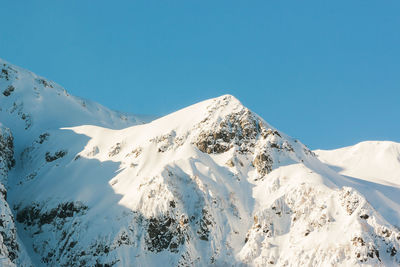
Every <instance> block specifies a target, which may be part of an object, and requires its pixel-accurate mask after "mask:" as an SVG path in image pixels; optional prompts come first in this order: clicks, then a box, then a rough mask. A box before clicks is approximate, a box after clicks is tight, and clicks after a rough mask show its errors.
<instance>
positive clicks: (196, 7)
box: [0, 0, 400, 149]
mask: <svg viewBox="0 0 400 267" xmlns="http://www.w3.org/2000/svg"><path fill="white" fill-rule="evenodd" d="M1 8H2V12H1V14H2V15H1V21H2V23H1V27H0V57H1V58H3V59H5V60H7V61H9V62H11V63H13V64H16V65H19V66H22V67H24V68H27V69H30V70H31V71H33V72H36V73H37V74H39V75H42V76H45V77H47V78H49V79H51V80H54V81H56V82H57V83H59V84H61V85H63V86H64V87H65V88H66V89H67V90H68V91H69V92H70V93H72V94H74V95H77V96H81V97H84V98H88V99H92V100H94V101H97V102H100V103H101V104H103V105H105V106H108V107H110V108H113V109H117V110H121V111H126V112H130V113H139V114H155V115H165V114H167V113H169V112H172V111H175V110H177V109H179V108H182V107H185V106H187V105H190V104H193V103H195V102H198V101H200V100H203V99H207V98H212V97H216V96H219V95H222V94H227V93H229V94H232V95H234V96H236V97H237V98H238V99H240V100H241V101H242V103H243V104H245V105H246V106H247V107H249V108H250V109H252V110H253V111H255V112H257V113H258V114H259V115H261V116H262V117H263V118H264V119H265V120H267V121H268V122H269V123H271V124H272V125H274V126H275V127H277V128H278V129H280V130H282V131H284V132H286V133H287V134H289V135H291V136H293V137H296V138H299V139H300V140H301V141H302V142H303V143H305V144H307V145H309V146H310V147H311V148H313V149H315V148H335V147H340V146H346V145H352V144H354V143H356V142H360V141H363V140H393V141H397V142H400V123H399V121H400V16H399V14H400V1H398V0H392V1H390V0H389V1H376V0H375V1H372V0H361V1H358V0H354V1H348V0H343V1H342V0H336V1H322V0H315V1H298V0H297V1H269V0H263V1H222V0H218V1H195V0H193V1H174V0H168V1H161V0H160V1H148V0H147V1H82V0H81V1H54V0H49V1H2V2H1Z"/></svg>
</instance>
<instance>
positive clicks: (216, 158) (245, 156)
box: [0, 61, 400, 266]
mask: <svg viewBox="0 0 400 267" xmlns="http://www.w3.org/2000/svg"><path fill="white" fill-rule="evenodd" d="M0 63H1V68H2V70H1V74H0V93H1V95H0V122H1V123H2V124H3V126H2V128H1V132H0V133H1V134H0V176H1V183H2V184H1V185H0V189H1V190H0V191H1V193H2V195H1V196H0V212H1V218H2V220H1V221H0V233H1V236H2V237H3V239H2V240H0V241H1V242H0V257H1V258H0V260H3V259H4V262H6V263H5V264H8V265H10V266H12V265H13V264H15V265H17V266H161V265H162V266H209V265H211V266H212V265H214V266H269V265H276V266H299V265H300V266H302V265H310V266H331V265H333V266H350V265H351V266H354V265H365V266H376V265H385V266H394V265H398V264H400V252H399V253H398V251H399V250H400V231H399V226H400V199H399V198H398V197H397V196H399V195H400V194H399V193H400V186H398V185H399V183H397V184H395V183H393V181H397V180H396V176H395V175H394V174H393V173H391V174H392V175H393V176H390V177H389V176H385V177H380V174H383V173H385V172H380V171H376V172H374V175H373V176H368V177H367V176H364V174H365V172H361V171H360V170H362V168H361V169H360V168H358V167H357V165H356V163H355V162H351V159H352V158H353V156H352V155H351V154H349V153H347V152H344V153H343V154H336V155H335V154H330V153H336V152H335V151H332V152H329V151H315V152H312V151H310V150H309V149H308V148H307V147H306V146H305V145H303V144H302V143H301V142H300V141H298V140H295V139H293V138H291V137H289V136H287V135H285V134H284V133H282V132H280V131H279V130H277V129H275V128H274V127H272V126H271V125H269V124H268V123H267V122H265V121H264V120H263V119H262V118H260V117H259V116H257V115H256V114H254V113H253V112H251V111H250V110H249V109H247V108H246V107H244V106H243V105H242V104H241V103H240V102H239V101H238V100H237V99H235V98H234V97H233V96H229V95H225V96H221V97H218V98H215V99H210V100H206V101H203V102H200V103H198V104H195V105H192V106H189V107H187V108H185V109H182V110H179V111H177V112H175V113H172V114H170V115H167V116H165V117H162V118H159V119H156V120H153V121H150V120H148V119H147V118H144V117H138V116H131V115H126V114H120V113H117V112H113V111H110V110H108V109H107V108H105V107H103V106H101V105H99V104H96V103H92V102H90V101H87V100H82V99H79V98H76V97H73V96H71V95H69V94H68V93H67V92H66V91H65V90H64V89H63V88H62V87H60V86H59V85H57V84H55V83H53V82H51V81H48V80H46V79H44V78H42V77H39V76H36V75H35V74H33V73H31V72H28V71H26V70H23V69H21V68H19V67H16V66H13V65H11V64H8V63H7V62H4V61H0ZM6 127H8V128H6ZM396 145H397V144H396ZM380 149H381V148H380V147H377V148H376V150H372V152H373V153H375V152H376V151H378V150H380ZM370 152H371V150H369V149H366V150H362V151H361V152H360V156H362V155H364V154H365V155H368V153H370ZM344 154H346V155H347V156H348V158H349V160H348V161H346V160H343V161H339V160H335V159H345V156H344ZM386 154H387V157H388V158H390V160H392V161H393V164H394V165H395V167H393V168H394V169H396V168H397V169H396V170H398V168H399V166H398V165H396V159H397V158H393V155H392V154H390V153H386ZM369 159H370V160H371V161H374V160H373V158H369ZM392 161H391V162H392ZM357 162H358V161H357ZM387 162H388V161H387V158H385V159H384V160H381V161H374V163H375V165H372V166H379V168H380V169H381V170H384V169H386V168H387V167H386V166H385V164H386V163H387ZM366 164H367V165H368V164H369V163H366ZM352 166H353V167H352ZM351 167H352V169H351ZM350 169H351V170H353V171H354V172H351V171H349V172H344V171H343V170H350ZM394 169H393V170H394ZM390 170H392V169H390ZM354 173H358V174H360V176H358V175H355V174H354ZM397 177H399V176H397ZM385 179H386V180H385ZM381 180H385V181H388V182H387V183H381V182H380V181H381ZM389 182H392V183H391V184H390V183H389ZM0 262H1V261H0ZM5 264H3V265H5Z"/></svg>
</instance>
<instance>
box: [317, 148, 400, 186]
mask: <svg viewBox="0 0 400 267" xmlns="http://www.w3.org/2000/svg"><path fill="white" fill-rule="evenodd" d="M315 153H317V154H318V157H319V159H320V160H321V161H323V162H325V163H327V164H329V165H331V166H332V167H333V168H335V169H336V170H337V171H338V172H339V173H341V174H344V175H347V176H351V177H355V178H359V179H363V180H367V181H371V182H375V183H380V184H384V185H389V186H397V187H400V144H399V143H395V142H389V141H368V142H362V143H359V144H357V145H354V146H350V147H344V148H340V149H335V150H317V151H315Z"/></svg>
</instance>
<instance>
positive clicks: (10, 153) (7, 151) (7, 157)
mask: <svg viewBox="0 0 400 267" xmlns="http://www.w3.org/2000/svg"><path fill="white" fill-rule="evenodd" d="M1 161H3V162H4V163H5V166H6V167H7V168H8V169H11V168H12V167H13V166H14V164H15V160H14V138H13V136H12V135H11V132H10V130H8V129H6V128H2V127H1V126H0V162H1ZM0 168H1V166H0Z"/></svg>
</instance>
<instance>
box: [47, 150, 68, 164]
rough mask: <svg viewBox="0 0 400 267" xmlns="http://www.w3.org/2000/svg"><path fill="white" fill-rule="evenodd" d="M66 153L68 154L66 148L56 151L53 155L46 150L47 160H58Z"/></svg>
mask: <svg viewBox="0 0 400 267" xmlns="http://www.w3.org/2000/svg"><path fill="white" fill-rule="evenodd" d="M65 155H67V151H66V150H59V151H56V152H55V153H54V154H53V155H52V154H50V152H46V156H45V159H46V161H47V162H52V161H55V160H57V159H59V158H62V157H64V156H65Z"/></svg>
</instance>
